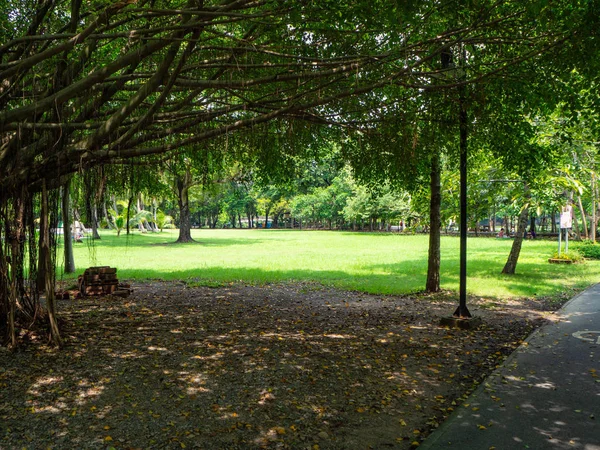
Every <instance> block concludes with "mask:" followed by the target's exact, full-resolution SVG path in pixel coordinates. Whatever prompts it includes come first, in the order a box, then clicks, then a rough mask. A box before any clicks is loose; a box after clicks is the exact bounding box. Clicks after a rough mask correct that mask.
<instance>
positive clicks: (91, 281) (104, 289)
mask: <svg viewBox="0 0 600 450" xmlns="http://www.w3.org/2000/svg"><path fill="white" fill-rule="evenodd" d="M78 282H79V293H80V294H81V296H83V297H85V296H87V295H108V294H112V295H118V296H121V297H127V296H128V295H129V294H130V292H131V289H129V286H128V285H121V284H119V280H118V279H117V269H116V268H115V267H109V266H98V267H89V268H87V269H85V272H83V275H79V278H78Z"/></svg>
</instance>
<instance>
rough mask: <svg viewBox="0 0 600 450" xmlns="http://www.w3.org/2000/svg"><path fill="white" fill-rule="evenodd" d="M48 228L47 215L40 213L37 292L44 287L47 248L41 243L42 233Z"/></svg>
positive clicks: (41, 290)
mask: <svg viewBox="0 0 600 450" xmlns="http://www.w3.org/2000/svg"><path fill="white" fill-rule="evenodd" d="M47 228H48V217H47V216H45V215H44V214H41V215H40V236H39V240H38V249H39V250H38V272H37V280H36V288H37V290H38V292H43V291H44V289H46V277H47V276H48V275H47V274H46V264H45V261H46V251H47V248H46V247H45V246H44V245H43V240H44V234H45V233H46V231H47Z"/></svg>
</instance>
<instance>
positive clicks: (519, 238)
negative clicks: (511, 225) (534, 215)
mask: <svg viewBox="0 0 600 450" xmlns="http://www.w3.org/2000/svg"><path fill="white" fill-rule="evenodd" d="M525 189H527V188H525ZM525 201H526V202H527V204H526V206H524V207H523V209H522V210H521V214H519V219H518V223H517V232H516V233H515V238H514V241H513V245H512V248H511V249H510V254H509V255H508V260H507V261H506V264H505V265H504V268H503V269H502V273H507V274H514V273H515V270H516V268H517V262H518V261H519V254H520V253H521V246H522V245H523V236H524V235H525V233H526V232H527V218H528V217H529V206H528V203H529V195H527V197H526V199H525Z"/></svg>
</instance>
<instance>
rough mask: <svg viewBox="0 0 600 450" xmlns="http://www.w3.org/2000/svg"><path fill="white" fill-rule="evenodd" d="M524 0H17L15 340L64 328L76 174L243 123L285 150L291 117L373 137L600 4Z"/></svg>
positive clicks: (2, 67)
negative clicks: (70, 198) (67, 238)
mask: <svg viewBox="0 0 600 450" xmlns="http://www.w3.org/2000/svg"><path fill="white" fill-rule="evenodd" d="M524 3H526V4H522V2H508V1H481V2H476V3H475V4H472V5H469V6H464V5H462V4H459V3H456V2H451V1H448V2H446V1H441V2H440V1H422V2H395V1H385V0H369V1H366V0H356V1H339V0H333V1H330V0H322V1H313V0H296V1H288V0H121V1H116V2H113V1H103V0H94V1H85V2H84V1H81V0H18V1H17V0H6V1H3V2H1V3H0V341H1V342H2V343H8V344H9V345H11V346H15V345H16V344H17V333H16V330H17V328H19V327H27V326H30V325H32V324H34V323H39V324H41V325H43V326H45V327H47V329H48V330H49V336H50V338H51V340H52V341H54V343H56V344H60V342H61V340H60V334H59V327H58V320H57V317H56V312H55V306H54V303H55V302H54V290H55V286H54V279H55V277H54V267H55V256H54V255H55V254H56V243H55V240H54V237H53V236H54V235H53V229H54V228H56V224H57V217H58V212H59V209H60V195H59V189H60V188H61V186H64V185H65V184H66V183H68V182H69V180H70V178H71V176H72V175H73V174H75V173H78V174H86V173H89V172H90V171H91V170H92V169H94V170H99V169H98V168H100V167H101V168H102V169H101V170H102V171H103V172H104V173H110V171H111V170H112V169H111V167H114V166H120V167H122V166H123V165H127V164H131V162H132V161H135V162H136V163H139V162H142V161H143V162H145V163H151V162H152V161H154V160H155V159H156V158H158V157H161V158H164V157H168V156H169V155H170V154H174V153H177V152H178V151H180V150H181V149H183V148H185V149H186V151H194V148H196V147H197V146H201V145H202V143H203V142H206V141H208V140H212V141H214V140H215V139H219V138H223V139H224V142H225V140H226V138H227V137H228V136H232V135H233V134H234V133H238V132H243V133H244V135H245V136H246V138H247V139H248V140H249V141H251V142H252V145H250V146H249V148H252V149H254V150H253V151H255V152H256V153H257V154H258V155H259V156H261V157H264V158H268V155H270V154H271V155H272V154H273V152H274V151H278V149H264V148H263V146H261V139H260V134H261V133H266V132H269V128H268V127H266V126H265V125H266V124H267V123H269V122H270V121H273V120H274V119H277V120H280V121H286V122H288V123H291V122H293V121H303V122H304V123H309V124H312V125H311V126H334V125H339V126H342V127H346V129H348V130H349V132H352V130H358V129H360V131H361V133H363V134H368V133H369V132H370V131H372V130H375V129H376V128H377V126H379V124H381V123H382V122H383V121H384V119H385V115H386V113H387V112H389V111H392V110H394V111H395V110H398V109H399V108H400V109H401V108H402V105H403V104H406V105H409V104H412V103H414V102H415V101H416V99H417V98H418V96H419V95H420V93H422V92H424V91H426V90H430V89H455V88H456V87H457V85H469V84H472V83H484V82H485V80H486V79H487V77H490V76H498V74H501V73H504V72H506V71H507V70H510V68H511V67H514V66H515V65H517V64H519V63H521V62H523V61H527V60H531V59H532V58H538V57H540V55H543V54H546V53H548V52H551V51H556V49H557V48H559V47H560V46H561V45H565V43H569V42H571V43H572V42H573V40H574V39H575V38H578V36H577V35H576V33H575V32H573V31H572V30H574V29H576V27H577V26H578V24H579V26H580V25H581V23H582V22H585V21H586V20H588V19H587V17H588V15H589V11H588V9H590V8H592V6H590V5H588V2H583V1H582V2H575V3H576V4H574V3H573V2H572V1H571V2H564V3H565V5H566V4H568V5H570V6H569V7H570V8H571V9H570V12H569V17H568V19H567V18H566V16H565V17H563V12H562V11H561V10H560V5H558V6H557V7H556V8H555V10H553V11H549V10H548V9H547V8H545V7H544V5H545V4H546V2H542V1H540V2H535V1H534V2H524ZM557 3H560V2H557ZM551 16H552V17H551ZM550 19H552V20H554V21H555V22H552V24H553V25H552V26H550V25H549V24H550V22H549V20H550ZM449 53H455V54H459V53H460V54H462V55H465V54H467V55H468V61H467V62H466V63H465V64H464V65H463V67H462V69H461V70H462V76H461V78H460V79H457V78H456V76H455V72H456V71H455V68H454V67H451V66H450V65H448V64H446V65H442V64H440V59H441V58H442V55H448V54H449ZM413 109H414V108H413ZM415 139H416V137H415ZM403 141H406V142H413V141H414V139H404V140H403ZM213 147H215V146H213ZM217 147H218V148H219V151H222V152H227V151H229V148H228V146H227V145H225V144H224V145H221V146H217ZM190 149H191V150H190ZM385 152H387V153H386V154H385V155H384V156H385V157H390V158H394V157H397V158H400V156H401V155H403V153H402V152H403V149H394V148H387V149H385ZM263 153H264V154H263ZM379 156H380V155H379ZM379 156H373V157H379ZM40 274H41V276H40ZM40 292H41V293H42V294H40ZM40 295H42V299H43V300H40Z"/></svg>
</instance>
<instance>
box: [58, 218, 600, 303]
mask: <svg viewBox="0 0 600 450" xmlns="http://www.w3.org/2000/svg"><path fill="white" fill-rule="evenodd" d="M192 235H193V237H194V239H196V240H197V241H198V242H197V243H192V244H183V245H181V244H174V243H173V242H174V241H175V240H176V238H177V232H176V231H174V230H173V231H165V232H163V233H154V234H153V233H148V234H143V235H142V234H139V233H137V232H136V233H135V234H133V235H130V236H129V237H128V236H126V235H121V237H119V238H117V237H116V234H113V233H112V232H104V233H103V234H102V240H100V241H94V242H93V243H92V242H91V241H89V240H87V241H86V242H85V243H83V244H81V243H80V244H76V248H75V262H76V266H77V267H78V269H79V270H78V273H81V272H82V271H83V269H84V268H86V267H88V266H92V265H110V266H113V267H117V268H118V274H119V278H120V279H137V280H140V279H163V280H184V281H188V282H197V283H199V284H203V285H209V286H217V285H219V284H221V283H228V282H235V281H243V282H246V283H252V284H262V283H269V282H285V281H308V282H317V283H321V284H324V285H329V286H335V287H338V288H342V289H349V290H360V291H365V292H370V293H378V294H399V293H409V292H415V291H420V290H422V289H423V288H424V286H425V277H426V274H427V245H428V236H426V235H416V236H411V235H399V234H378V233H349V232H329V231H297V230H294V231H292V230H193V232H192ZM511 245H512V240H508V239H506V240H499V239H493V238H469V241H468V285H467V290H468V292H469V293H470V294H473V295H478V296H491V297H498V298H507V297H530V296H536V295H537V296H555V295H558V294H560V293H563V292H565V291H567V292H570V291H572V290H573V289H580V288H583V287H586V286H589V285H591V284H593V283H596V282H597V281H598V280H599V279H600V262H597V261H587V262H586V263H585V264H578V265H570V266H569V265H554V264H548V262H547V260H548V257H549V256H550V255H551V254H552V252H554V251H555V249H556V246H557V244H556V242H552V241H545V240H536V241H525V242H524V243H523V248H522V251H521V256H520V258H519V264H518V266H517V274H516V275H513V276H509V275H502V274H500V272H501V270H502V267H503V266H504V263H505V262H506V258H507V256H508V253H509V251H510V247H511ZM458 255H459V240H458V238H457V237H450V236H444V237H442V266H441V284H442V288H443V289H449V290H454V291H457V290H458V273H459V260H458ZM61 259H62V258H61V257H60V256H59V257H58V260H59V263H60V264H62V261H61Z"/></svg>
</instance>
